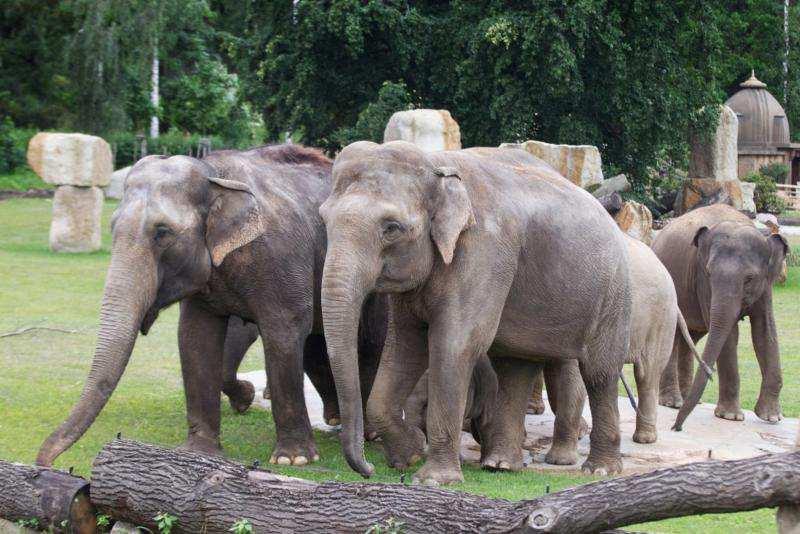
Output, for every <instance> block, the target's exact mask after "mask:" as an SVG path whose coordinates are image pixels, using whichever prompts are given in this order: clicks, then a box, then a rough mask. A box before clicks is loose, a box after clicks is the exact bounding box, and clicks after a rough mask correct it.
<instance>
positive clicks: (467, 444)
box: [239, 371, 800, 473]
mask: <svg viewBox="0 0 800 534" xmlns="http://www.w3.org/2000/svg"><path fill="white" fill-rule="evenodd" d="M265 376H266V375H265V374H264V371H253V372H250V373H243V374H240V375H239V378H240V379H242V380H249V381H250V382H252V383H253V385H254V386H255V388H256V402H255V403H254V406H258V407H260V408H263V409H269V407H270V404H269V401H268V400H265V399H264V398H263V395H262V393H263V391H264V386H265V384H266V378H265ZM305 393H306V405H307V407H308V415H309V419H310V420H311V425H312V426H313V427H314V428H316V429H319V430H322V431H325V432H336V431H338V428H337V427H331V426H328V425H326V424H325V422H324V420H323V418H322V400H321V399H320V398H319V395H318V394H317V392H316V390H314V387H313V386H312V385H311V382H310V381H309V379H308V377H306V379H305ZM619 412H620V426H621V431H622V457H623V468H624V470H625V472H630V473H633V472H642V471H649V470H652V469H656V468H659V467H669V466H674V465H680V464H685V463H690V462H697V461H702V460H707V459H709V458H710V459H714V460H734V459H740V458H750V457H753V456H758V455H760V454H766V453H774V452H787V451H790V450H792V448H793V446H794V443H795V439H796V437H797V433H798V428H800V425H799V424H798V420H797V419H794V418H787V419H784V420H783V421H781V422H779V423H776V424H772V423H766V422H764V421H762V420H761V419H759V418H758V417H756V416H755V414H754V413H753V412H751V411H749V410H745V412H744V413H745V416H744V419H745V420H744V421H743V422H742V421H740V422H733V421H726V420H723V419H719V418H717V417H715V416H714V406H713V405H712V404H700V405H698V406H697V408H695V410H694V412H692V414H691V415H690V416H689V418H688V419H687V420H686V422H685V423H684V425H683V428H684V429H683V431H682V432H674V431H672V430H670V427H671V426H672V423H673V422H674V420H675V416H676V415H677V413H678V412H677V410H672V409H670V408H665V407H663V406H660V407H659V409H658V441H657V442H656V443H653V444H650V445H640V444H638V443H634V442H633V440H632V439H631V436H633V431H634V428H635V424H636V414H635V413H634V411H633V408H632V407H631V405H630V402H629V401H628V399H627V398H625V397H620V398H619ZM584 417H585V418H586V420H587V421H588V422H589V424H590V425H591V417H590V415H589V408H588V406H587V407H586V408H585V410H584ZM553 419H554V416H553V413H552V412H551V411H550V409H549V407H548V408H547V410H546V411H545V413H544V414H542V415H528V416H526V418H525V427H526V429H527V439H526V442H525V447H526V449H528V450H529V452H528V453H527V454H526V459H525V461H526V463H527V464H528V466H527V468H528V469H534V470H547V471H563V472H570V471H576V470H579V469H580V463H582V462H583V460H584V459H585V458H586V455H587V454H588V453H589V436H585V437H583V438H582V439H581V440H580V442H579V443H578V452H579V454H580V455H581V460H580V463H579V464H578V465H575V466H555V465H548V464H545V463H544V453H545V452H547V449H548V447H549V446H550V442H551V438H552V434H553ZM461 455H462V458H463V459H464V460H465V461H470V462H477V461H478V460H479V458H480V449H479V448H478V445H477V443H475V441H474V440H473V439H472V436H470V435H469V434H467V433H464V434H463V435H462V440H461Z"/></svg>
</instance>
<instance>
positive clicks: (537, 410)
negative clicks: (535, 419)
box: [527, 372, 544, 415]
mask: <svg viewBox="0 0 800 534" xmlns="http://www.w3.org/2000/svg"><path fill="white" fill-rule="evenodd" d="M543 389H544V375H543V373H541V372H540V373H537V374H536V377H534V379H533V392H532V393H531V398H530V400H528V409H527V413H529V414H531V415H541V414H543V413H544V398H543V397H542V390H543Z"/></svg>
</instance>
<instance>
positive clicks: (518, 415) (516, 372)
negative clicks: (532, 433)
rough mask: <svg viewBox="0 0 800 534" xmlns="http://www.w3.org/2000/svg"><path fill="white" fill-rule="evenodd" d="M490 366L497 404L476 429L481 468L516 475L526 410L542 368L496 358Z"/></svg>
mask: <svg viewBox="0 0 800 534" xmlns="http://www.w3.org/2000/svg"><path fill="white" fill-rule="evenodd" d="M492 365H493V366H494V369H495V372H496V373H497V386H498V387H497V389H498V391H497V404H496V405H495V409H494V413H492V414H491V417H489V418H488V422H487V424H486V425H485V426H482V427H480V428H479V433H480V436H481V467H483V468H484V469H491V470H500V471H518V470H520V469H522V467H523V464H522V461H523V458H524V451H523V449H522V445H523V444H524V442H525V411H526V406H527V404H528V401H529V399H530V398H531V389H532V387H533V384H534V382H535V380H536V377H537V376H541V375H542V372H541V370H542V366H541V364H539V363H536V362H529V361H525V360H515V359H509V358H497V359H495V360H493V361H492ZM548 394H549V392H548Z"/></svg>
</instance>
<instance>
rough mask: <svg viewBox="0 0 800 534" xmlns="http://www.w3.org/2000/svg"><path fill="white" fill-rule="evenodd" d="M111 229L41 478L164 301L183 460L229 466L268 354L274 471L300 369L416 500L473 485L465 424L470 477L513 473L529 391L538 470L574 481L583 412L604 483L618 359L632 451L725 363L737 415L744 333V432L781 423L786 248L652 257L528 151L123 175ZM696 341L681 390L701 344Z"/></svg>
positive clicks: (264, 160)
mask: <svg viewBox="0 0 800 534" xmlns="http://www.w3.org/2000/svg"><path fill="white" fill-rule="evenodd" d="M111 224H112V235H113V245H112V256H111V263H110V266H109V268H108V275H107V278H106V285H105V289H104V294H103V300H102V305H101V309H100V326H99V331H98V336H97V345H96V349H95V354H94V359H93V361H92V366H91V370H90V372H89V376H88V378H87V381H86V384H85V386H84V389H83V392H82V394H81V396H80V398H79V400H78V401H77V403H76V404H75V406H74V407H73V409H72V411H71V413H70V414H69V417H68V418H67V419H66V421H65V422H64V423H62V424H61V426H60V427H59V428H58V429H56V430H55V431H54V432H53V433H52V434H51V435H50V436H49V437H48V438H47V440H46V441H45V442H44V444H43V445H42V447H41V449H40V451H39V455H38V458H37V462H38V463H39V464H40V465H50V464H51V463H52V462H53V460H54V459H55V458H56V457H57V456H58V455H59V454H61V453H62V452H63V451H64V450H66V449H67V448H69V447H70V446H71V445H72V444H73V443H75V441H77V440H78V439H79V438H80V437H81V436H82V435H83V433H84V432H85V431H86V430H87V429H88V428H89V426H90V425H91V424H92V422H93V421H94V419H95V418H96V417H97V415H98V414H99V412H100V411H101V410H102V408H103V407H104V405H105V404H106V402H107V401H108V399H109V397H110V396H111V394H112V393H113V391H114V389H115V387H116V385H117V383H118V381H119V379H120V377H121V376H122V374H123V372H124V370H125V367H126V364H127V362H128V359H129V357H130V355H131V352H132V350H133V347H134V344H135V341H136V337H137V334H138V332H142V334H147V331H148V329H149V328H150V327H151V325H152V324H153V322H154V321H155V320H156V318H157V316H158V314H159V311H160V310H162V309H164V308H165V307H167V306H169V305H171V304H173V303H175V302H179V303H180V319H179V326H178V345H179V352H180V361H181V369H182V374H183V383H184V389H185V395H186V407H187V419H188V437H187V440H186V442H185V444H184V445H183V447H185V448H188V449H191V450H195V451H198V452H202V453H207V454H214V453H219V452H220V450H221V449H220V439H219V433H220V392H224V393H225V394H226V395H227V396H228V398H229V400H230V402H231V405H232V406H233V408H234V409H235V410H237V411H244V410H246V409H247V407H248V406H249V405H250V403H251V401H252V399H253V396H254V389H253V386H252V385H251V384H250V383H248V382H245V381H240V380H238V379H237V378H236V369H237V367H238V365H239V363H240V361H241V359H242V357H243V355H244V353H245V352H246V351H247V348H248V347H249V346H250V345H251V344H252V343H253V342H254V341H255V340H256V339H257V337H259V336H260V337H261V339H262V342H263V345H264V353H265V355H266V356H267V357H266V362H265V363H266V367H267V375H268V377H269V394H270V396H271V399H272V407H273V417H274V420H275V426H276V434H277V439H276V443H275V446H274V448H273V452H272V455H271V458H270V461H271V462H272V463H278V464H292V465H304V464H306V463H308V462H313V461H315V460H316V459H318V457H319V456H318V454H317V450H316V446H315V443H314V438H313V435H312V431H311V425H310V423H309V418H308V414H307V411H306V405H305V399H304V395H303V374H304V373H306V374H308V376H309V378H310V379H311V381H312V383H313V385H314V386H315V387H316V389H317V390H318V391H319V393H320V396H321V397H322V400H323V404H324V416H325V419H326V421H327V422H328V423H330V424H337V423H341V434H340V438H341V443H342V449H343V452H344V455H345V458H346V459H347V462H348V464H349V465H350V466H351V467H352V468H353V469H354V470H356V471H358V472H359V473H361V474H362V475H364V476H369V475H370V474H371V473H372V471H373V466H371V465H370V464H369V463H367V462H366V460H365V458H364V454H363V446H364V440H365V438H366V439H373V438H380V440H381V441H382V445H383V449H384V452H385V456H386V460H387V462H388V464H389V465H390V466H392V467H395V468H399V469H405V468H408V467H409V466H411V465H413V464H414V463H416V462H417V461H418V460H420V459H423V458H424V459H425V462H424V464H423V465H422V467H421V468H420V469H419V470H418V471H417V472H416V474H415V476H414V479H415V481H417V482H420V483H425V484H447V483H453V482H458V481H461V480H463V477H462V473H461V465H460V457H459V443H460V438H461V432H462V426H463V425H464V424H467V423H468V425H469V426H468V428H469V429H470V430H471V431H472V433H473V434H474V435H475V437H476V439H478V441H479V442H480V444H481V463H482V465H483V466H484V467H486V468H490V469H499V470H514V469H519V468H521V467H522V458H523V451H522V445H523V441H524V436H525V435H524V417H525V412H526V409H527V408H528V405H529V402H530V400H531V398H532V394H533V398H534V399H537V398H538V399H541V388H542V384H545V385H546V387H547V392H548V400H549V402H550V404H551V407H552V408H553V411H554V413H555V414H556V419H555V423H554V431H553V443H552V446H551V449H550V450H549V452H548V453H547V455H546V461H547V462H549V463H555V464H574V463H576V462H577V461H578V456H577V441H578V438H579V436H580V433H581V430H582V428H585V422H584V421H583V419H582V416H581V414H582V411H583V405H584V402H585V398H586V397H588V401H589V407H590V410H591V415H592V425H591V433H590V452H589V456H588V458H587V459H586V461H585V462H584V464H583V469H584V470H585V471H588V472H593V473H601V474H602V473H607V474H611V473H616V472H619V471H620V470H621V459H620V432H619V413H618V408H617V391H618V380H619V375H620V372H621V369H622V366H623V364H625V363H632V364H633V366H634V374H635V378H636V383H637V389H638V394H639V408H638V411H637V420H636V432H635V434H634V436H633V439H634V441H637V442H639V443H652V442H653V441H655V440H656V438H657V436H656V421H655V417H656V408H657V405H658V404H659V403H661V404H664V405H667V406H672V407H675V408H680V412H679V415H678V420H677V421H676V427H677V428H680V426H681V424H682V423H683V421H684V419H685V418H686V416H688V414H689V412H691V409H692V408H693V407H694V405H695V404H696V403H697V402H698V401H699V398H700V395H701V394H702V392H703V389H704V387H705V385H706V381H707V380H708V378H709V376H710V374H711V372H712V369H713V367H714V365H715V364H716V363H717V362H718V366H717V369H718V374H719V383H720V385H719V388H720V389H719V403H718V405H717V409H716V414H717V416H719V417H723V418H726V419H732V420H741V419H742V411H741V409H740V406H739V391H738V389H739V387H738V386H739V376H738V371H737V355H736V347H737V342H738V326H737V321H738V320H740V319H742V318H743V317H744V316H749V317H750V320H751V324H752V335H753V344H754V347H755V352H756V355H757V358H758V362H759V364H760V366H761V371H762V375H763V379H762V387H761V393H760V395H759V398H758V402H757V404H756V410H755V411H756V414H757V415H758V416H759V417H760V418H762V419H765V420H767V421H772V422H776V421H778V420H779V419H780V417H781V413H780V405H779V400H778V397H779V392H780V389H781V371H780V361H779V353H778V341H777V333H776V329H775V321H774V317H773V311H772V284H773V282H774V281H775V280H776V279H777V278H778V277H779V276H780V274H781V269H782V267H783V265H784V258H785V256H786V254H787V252H788V246H787V244H786V241H785V240H784V239H783V237H781V236H780V234H778V233H771V234H763V233H762V232H760V231H759V230H757V229H756V227H755V226H754V225H753V223H752V222H751V221H750V220H749V219H748V218H747V217H746V216H743V215H741V214H740V213H739V212H737V211H735V210H734V209H733V208H730V207H727V206H721V205H715V206H710V207H705V208H700V209H697V210H695V211H693V212H690V213H689V214H687V215H684V216H682V217H679V218H678V219H676V220H674V221H673V222H671V223H670V224H669V225H668V226H667V227H666V228H665V229H664V230H662V231H661V232H660V234H659V235H658V237H657V238H656V240H655V242H654V244H653V247H652V249H651V248H649V247H647V246H645V245H644V244H642V243H640V242H638V241H635V240H633V239H631V238H629V237H627V236H626V235H625V234H623V233H622V231H621V230H620V229H619V228H618V227H617V225H616V224H615V222H614V220H613V219H612V218H611V217H610V216H609V215H608V214H607V213H606V212H605V211H604V209H603V208H602V206H601V205H600V203H598V202H597V201H596V200H595V199H594V197H592V196H591V195H590V194H588V193H587V192H586V191H584V190H582V189H581V188H579V187H577V186H575V185H573V184H572V183H570V182H569V181H567V180H566V179H565V178H564V177H562V176H560V175H559V174H558V173H557V172H556V171H554V170H553V169H552V168H551V167H549V166H548V165H547V164H545V163H544V162H543V161H541V160H539V159H538V158H536V157H534V156H532V155H531V154H529V153H527V152H524V151H521V150H518V149H513V148H470V149H465V150H457V151H441V152H433V153H430V152H423V151H422V150H420V149H419V148H417V147H416V146H414V145H412V144H409V143H405V142H401V141H396V142H391V143H386V144H382V145H379V144H375V143H370V142H363V141H362V142H357V143H353V144H351V145H349V146H347V147H346V148H344V149H343V150H342V151H341V153H339V154H338V156H337V157H336V160H335V161H331V160H330V159H328V158H326V157H325V156H324V155H322V153H321V152H319V151H317V150H314V149H310V148H307V147H302V146H299V145H275V146H265V147H260V148H256V149H252V150H248V151H218V152H212V153H211V154H209V155H207V156H206V157H205V158H203V159H195V158H191V157H186V156H172V157H163V156H149V157H146V158H143V159H141V160H140V161H139V162H137V163H136V165H135V166H134V167H133V168H132V170H131V172H130V174H129V175H128V177H127V180H126V185H125V193H124V197H123V199H122V201H121V202H120V205H119V207H118V208H117V210H116V212H115V214H114V216H113V218H112V223H111ZM706 334H708V341H707V343H706V346H705V349H704V351H703V355H702V360H701V365H700V368H699V369H698V371H697V373H696V375H695V376H694V377H693V374H694V365H693V358H697V359H700V356H699V355H698V354H697V352H696V350H695V346H694V343H695V342H697V341H698V340H699V339H700V338H701V337H702V336H704V335H706ZM537 396H538V397H537ZM541 407H542V406H537V405H536V404H535V403H534V408H535V409H539V408H541ZM465 417H466V421H465Z"/></svg>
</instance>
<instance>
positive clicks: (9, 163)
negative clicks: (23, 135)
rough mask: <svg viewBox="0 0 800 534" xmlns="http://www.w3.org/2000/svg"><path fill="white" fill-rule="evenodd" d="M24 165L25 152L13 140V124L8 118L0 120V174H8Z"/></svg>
mask: <svg viewBox="0 0 800 534" xmlns="http://www.w3.org/2000/svg"><path fill="white" fill-rule="evenodd" d="M24 163H25V151H24V150H21V149H20V147H19V145H18V144H17V142H16V139H15V138H14V123H13V122H12V121H11V119H10V118H9V117H5V118H3V119H0V173H9V172H11V171H13V170H14V169H16V168H17V167H19V166H21V165H23V164H24Z"/></svg>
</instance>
